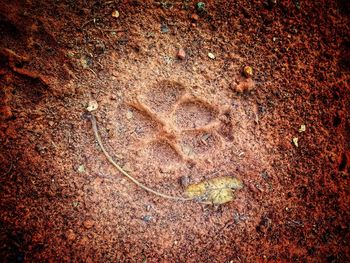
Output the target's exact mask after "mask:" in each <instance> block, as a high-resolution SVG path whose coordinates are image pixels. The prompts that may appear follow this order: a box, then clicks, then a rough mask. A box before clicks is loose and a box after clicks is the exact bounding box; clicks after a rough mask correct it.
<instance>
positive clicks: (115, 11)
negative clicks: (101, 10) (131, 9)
mask: <svg viewBox="0 0 350 263" xmlns="http://www.w3.org/2000/svg"><path fill="white" fill-rule="evenodd" d="M119 15H120V14H119V12H118V11H117V10H114V11H113V12H112V17H114V18H118V17H119Z"/></svg>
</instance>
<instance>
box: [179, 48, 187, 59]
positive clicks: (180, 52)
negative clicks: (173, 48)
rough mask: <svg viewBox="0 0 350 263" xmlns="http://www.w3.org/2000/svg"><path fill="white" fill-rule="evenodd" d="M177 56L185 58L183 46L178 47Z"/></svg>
mask: <svg viewBox="0 0 350 263" xmlns="http://www.w3.org/2000/svg"><path fill="white" fill-rule="evenodd" d="M177 57H178V58H179V59H185V58H186V52H185V50H184V49H183V48H179V51H178V52H177Z"/></svg>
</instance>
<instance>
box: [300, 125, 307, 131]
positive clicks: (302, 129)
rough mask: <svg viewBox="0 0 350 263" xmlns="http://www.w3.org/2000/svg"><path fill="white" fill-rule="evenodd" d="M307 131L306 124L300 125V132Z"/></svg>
mask: <svg viewBox="0 0 350 263" xmlns="http://www.w3.org/2000/svg"><path fill="white" fill-rule="evenodd" d="M304 131H306V126H305V124H302V125H300V128H299V132H304Z"/></svg>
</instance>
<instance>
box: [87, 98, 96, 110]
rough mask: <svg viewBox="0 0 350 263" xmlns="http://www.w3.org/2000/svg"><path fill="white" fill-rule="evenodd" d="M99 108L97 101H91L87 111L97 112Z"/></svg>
mask: <svg viewBox="0 0 350 263" xmlns="http://www.w3.org/2000/svg"><path fill="white" fill-rule="evenodd" d="M97 108H98V103H97V101H96V100H90V101H89V103H88V106H87V107H86V110H87V111H90V112H91V111H94V110H97Z"/></svg>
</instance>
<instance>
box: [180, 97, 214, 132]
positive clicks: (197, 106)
mask: <svg viewBox="0 0 350 263" xmlns="http://www.w3.org/2000/svg"><path fill="white" fill-rule="evenodd" d="M216 115H217V114H216V111H215V110H214V108H213V107H211V106H210V105H208V104H206V103H204V102H202V101H199V100H196V101H185V102H182V103H181V104H180V105H179V106H178V107H177V109H176V111H175V113H174V116H175V120H174V121H175V124H176V126H177V127H179V128H181V129H194V128H199V127H203V126H205V125H207V124H209V123H210V122H212V121H213V120H214V119H215V117H216Z"/></svg>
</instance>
